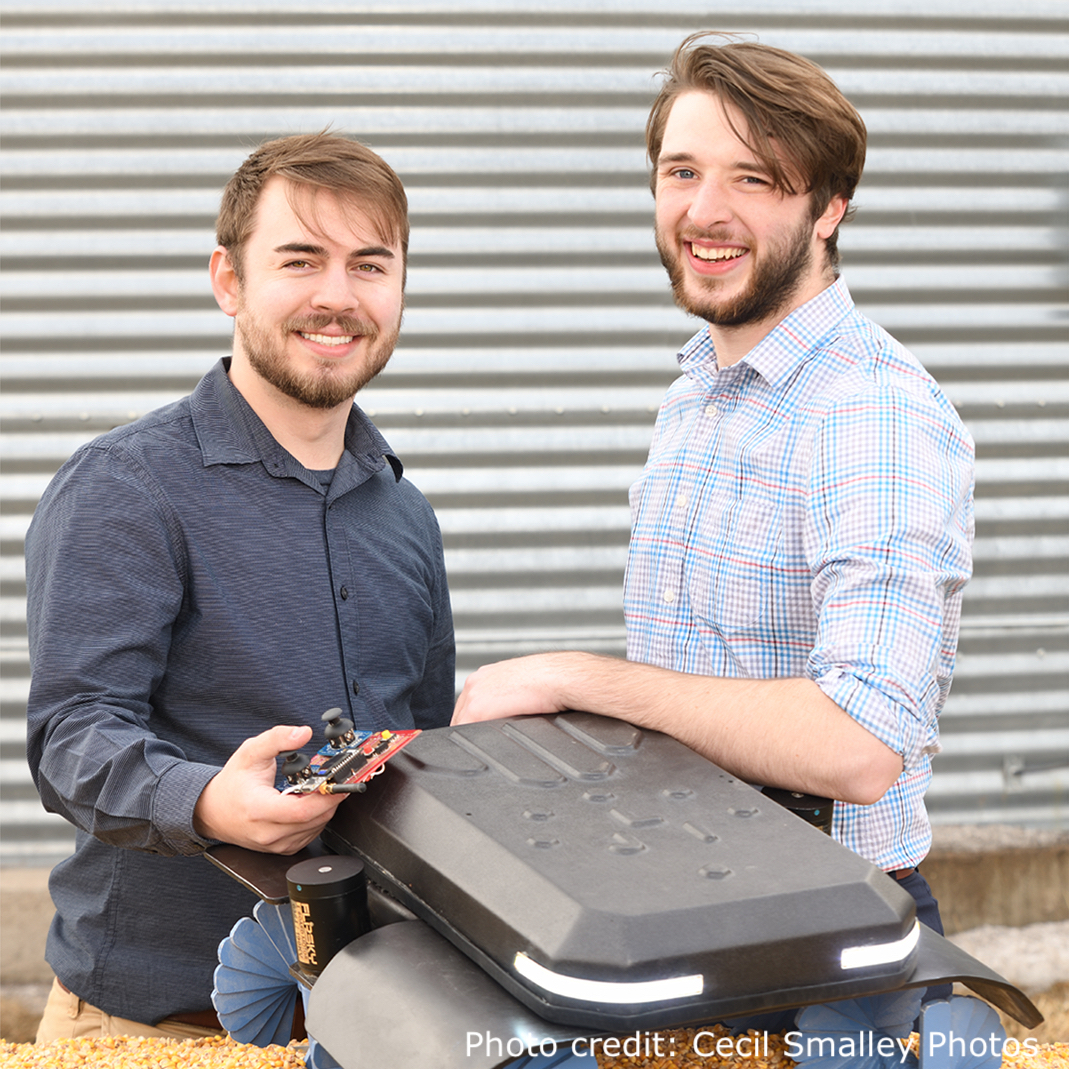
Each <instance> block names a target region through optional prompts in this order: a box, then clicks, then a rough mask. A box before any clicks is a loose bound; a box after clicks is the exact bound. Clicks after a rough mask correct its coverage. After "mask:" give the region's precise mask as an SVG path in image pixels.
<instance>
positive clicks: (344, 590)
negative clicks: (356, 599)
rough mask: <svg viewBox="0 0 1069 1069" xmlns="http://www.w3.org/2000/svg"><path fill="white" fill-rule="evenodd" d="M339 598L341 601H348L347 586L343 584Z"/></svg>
mask: <svg viewBox="0 0 1069 1069" xmlns="http://www.w3.org/2000/svg"><path fill="white" fill-rule="evenodd" d="M341 599H342V601H348V600H349V588H348V587H347V586H343V587H342V588H341Z"/></svg>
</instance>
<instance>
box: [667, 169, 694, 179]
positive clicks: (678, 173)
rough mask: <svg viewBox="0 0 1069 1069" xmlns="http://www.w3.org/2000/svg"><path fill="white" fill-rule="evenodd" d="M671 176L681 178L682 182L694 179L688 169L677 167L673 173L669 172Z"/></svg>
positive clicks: (692, 173)
mask: <svg viewBox="0 0 1069 1069" xmlns="http://www.w3.org/2000/svg"><path fill="white" fill-rule="evenodd" d="M671 174H672V177H673V178H682V179H684V180H689V179H691V178H694V177H696V176H695V174H694V172H693V171H692V170H691V169H690V168H689V167H677V168H676V169H675V170H674V171H672V172H671Z"/></svg>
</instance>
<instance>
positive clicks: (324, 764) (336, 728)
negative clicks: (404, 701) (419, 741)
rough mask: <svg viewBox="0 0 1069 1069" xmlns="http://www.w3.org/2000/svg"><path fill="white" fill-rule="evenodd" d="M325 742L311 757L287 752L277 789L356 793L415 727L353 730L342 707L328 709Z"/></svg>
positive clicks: (405, 742)
mask: <svg viewBox="0 0 1069 1069" xmlns="http://www.w3.org/2000/svg"><path fill="white" fill-rule="evenodd" d="M322 719H323V720H324V721H325V722H326V725H327V727H326V731H325V732H324V734H325V735H326V737H327V742H326V745H325V746H323V747H321V748H320V750H319V752H318V753H317V754H315V755H314V756H313V757H309V756H308V755H307V754H302V753H300V752H294V753H290V754H287V755H286V757H285V760H284V761H283V764H282V779H281V780H279V782H278V789H279V790H280V791H281V792H282V793H283V794H311V793H312V792H313V791H319V793H320V794H356V793H359V792H362V791H363V790H364V789H365V785H366V783H367V781H368V780H369V779H371V777H372V776H377V775H378V774H379V773H380V772H381V771H382V769H383V766H384V765H385V764H386V762H387V761H388V760H389V759H390V758H391V757H393V755H394V754H395V753H397V752H398V751H399V750H400V749H401V748H402V747H404V746H407V745H408V744H409V743H410V742H411V741H412V740H413V739H414V738H415V737H416V736H417V735H418V734H419V731H418V730H413V729H409V730H404V729H402V730H398V731H389V730H383V731H355V730H354V729H353V722H352V721H351V720H347V719H346V718H345V717H343V716H342V711H341V709H328V710H327V711H326V712H325V713H324V714H323V717H322Z"/></svg>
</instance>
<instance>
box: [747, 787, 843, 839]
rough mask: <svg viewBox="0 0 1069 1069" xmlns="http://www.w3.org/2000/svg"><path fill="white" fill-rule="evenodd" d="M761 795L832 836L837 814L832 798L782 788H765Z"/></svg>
mask: <svg viewBox="0 0 1069 1069" xmlns="http://www.w3.org/2000/svg"><path fill="white" fill-rule="evenodd" d="M761 793H762V794H763V795H765V797H766V798H771V799H772V801H774V802H778V803H779V804H780V805H781V806H783V808H784V809H789V810H790V811H791V812H792V813H793V814H794V815H795V816H796V817H801V818H802V820H804V821H805V822H806V823H807V824H812V825H813V827H815V828H820V830H821V831H822V832H824V834H825V835H831V818H832V816H833V814H834V813H835V803H834V802H833V801H832V800H831V799H830V798H820V797H818V796H817V795H815V794H802V793H800V792H799V791H785V790H783V789H782V788H781V787H765V788H764V789H763V790H762V791H761Z"/></svg>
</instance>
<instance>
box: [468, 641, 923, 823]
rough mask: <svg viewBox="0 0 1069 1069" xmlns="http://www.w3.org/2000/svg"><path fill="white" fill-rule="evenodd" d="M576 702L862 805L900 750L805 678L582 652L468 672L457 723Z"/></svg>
mask: <svg viewBox="0 0 1069 1069" xmlns="http://www.w3.org/2000/svg"><path fill="white" fill-rule="evenodd" d="M563 709H581V710H583V711H585V712H591V713H600V714H603V715H605V716H613V717H616V718H618V719H620V720H626V721H628V722H629V723H632V724H635V725H637V726H638V727H644V728H650V729H653V730H656V731H663V732H665V733H666V734H668V735H672V736H674V737H675V738H677V739H679V740H680V741H681V742H683V743H685V744H686V745H688V746H690V747H691V748H692V749H694V750H696V751H698V752H699V753H701V754H703V755H704V756H706V757H708V758H709V759H710V760H711V761H714V762H715V763H716V764H718V765H720V766H721V767H722V768H724V769H726V770H727V771H729V772H731V773H733V774H734V775H737V776H739V777H740V778H741V779H745V780H747V781H748V782H752V783H760V784H763V785H769V786H778V787H786V788H790V789H792V790H801V791H805V792H806V793H809V794H819V795H823V796H825V797H830V798H836V799H839V800H840V801H846V802H854V803H857V804H860V805H868V804H871V803H872V802H875V801H876V800H877V799H879V798H880V797H882V795H883V794H884V792H885V791H886V790H887V788H888V787H890V786H891V784H892V783H894V782H895V780H896V779H897V778H898V777H899V775H900V774H901V772H902V761H901V758H900V757H899V756H898V755H897V754H895V753H894V752H893V751H892V750H891V749H890V748H889V747H887V746H885V745H884V744H883V743H882V742H880V741H879V740H878V739H877V738H876V737H875V736H874V735H872V734H871V733H870V732H869V731H868V730H866V729H865V728H864V727H862V726H861V725H860V724H858V723H857V722H856V721H854V720H853V719H851V717H850V716H848V715H847V714H846V713H845V712H844V711H843V710H842V709H841V708H840V707H839V706H838V705H836V704H835V703H834V702H833V701H831V699H830V698H828V697H827V696H826V695H825V694H824V693H823V691H821V689H820V688H819V687H818V686H817V685H816V684H815V683H813V682H811V681H810V680H808V679H724V678H720V677H713V676H701V675H692V674H688V673H683V672H673V671H669V670H667V669H663V668H657V667H654V666H652V665H646V664H637V663H634V662H629V661H621V660H618V659H616V658H612V657H603V656H599V655H596V654H587V653H571V652H569V653H550V654H540V655H537V656H534V657H524V658H519V659H517V660H514V661H504V662H500V663H499V664H494V665H487V666H486V667H484V668H481V669H479V671H478V672H476V673H473V675H472V676H471V677H469V680H468V682H467V683H466V684H465V687H464V691H463V693H462V694H461V697H460V700H459V701H458V703H457V708H456V711H455V713H454V718H453V722H454V723H465V722H469V721H472V720H488V719H494V718H497V717H502V716H512V715H519V714H523V713H539V712H555V711H559V710H563Z"/></svg>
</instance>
